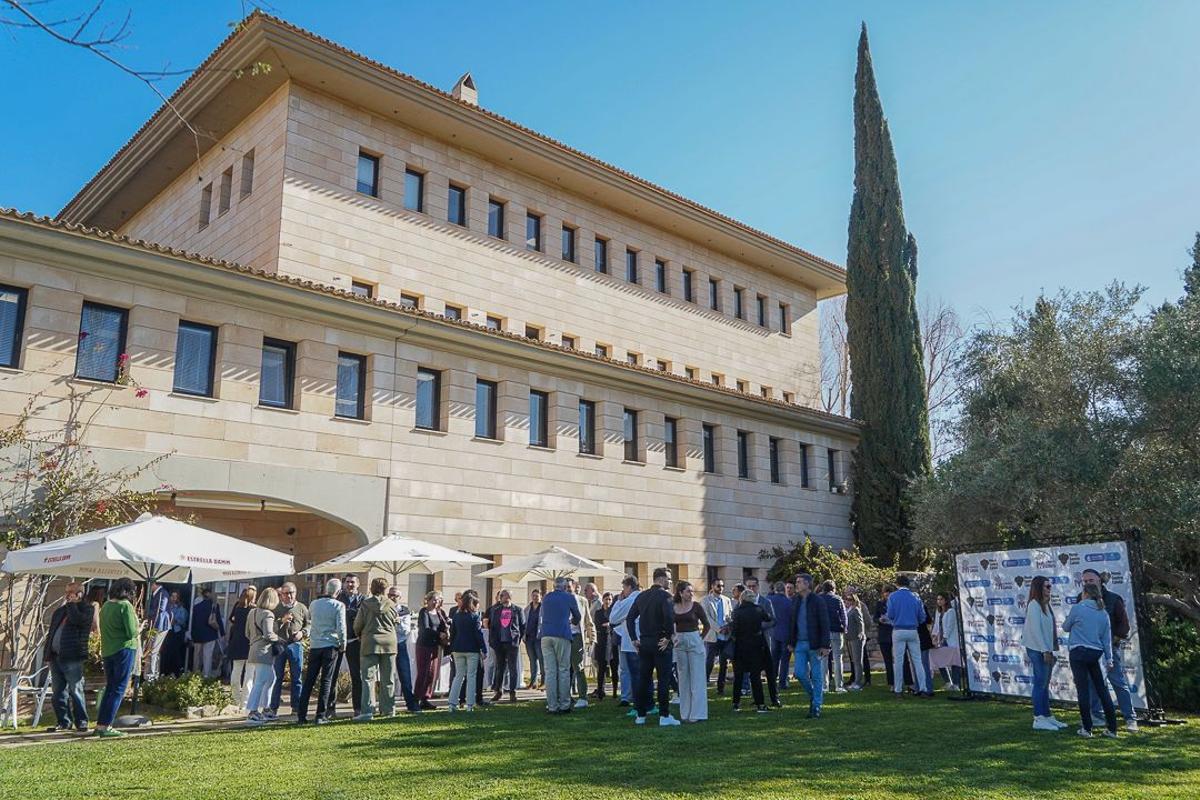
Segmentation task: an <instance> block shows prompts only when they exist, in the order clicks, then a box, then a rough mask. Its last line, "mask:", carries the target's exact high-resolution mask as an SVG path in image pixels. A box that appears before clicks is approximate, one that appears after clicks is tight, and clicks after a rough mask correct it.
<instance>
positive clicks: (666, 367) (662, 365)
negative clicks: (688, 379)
mask: <svg viewBox="0 0 1200 800" xmlns="http://www.w3.org/2000/svg"><path fill="white" fill-rule="evenodd" d="M654 366H655V368H656V369H657V370H658V371H659V372H670V371H671V362H670V361H663V360H662V359H661V358H660V359H658V361H656V362H654Z"/></svg>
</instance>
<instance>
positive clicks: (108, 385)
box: [71, 375, 131, 389]
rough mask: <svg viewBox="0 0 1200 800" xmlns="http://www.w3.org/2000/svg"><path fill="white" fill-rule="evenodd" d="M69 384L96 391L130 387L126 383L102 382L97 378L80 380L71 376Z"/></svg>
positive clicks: (76, 376)
mask: <svg viewBox="0 0 1200 800" xmlns="http://www.w3.org/2000/svg"><path fill="white" fill-rule="evenodd" d="M71 382H72V383H82V384H84V385H87V386H95V387H96V388H98V389H128V388H129V387H130V385H131V384H128V383H117V382H116V381H102V380H100V379H99V378H81V377H79V376H78V375H75V376H73V377H72V378H71Z"/></svg>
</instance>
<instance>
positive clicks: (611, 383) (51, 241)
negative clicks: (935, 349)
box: [0, 209, 860, 437]
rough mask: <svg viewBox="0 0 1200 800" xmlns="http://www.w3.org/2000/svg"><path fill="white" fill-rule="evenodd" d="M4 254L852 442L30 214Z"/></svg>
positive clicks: (790, 414)
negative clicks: (530, 369) (231, 299)
mask: <svg viewBox="0 0 1200 800" xmlns="http://www.w3.org/2000/svg"><path fill="white" fill-rule="evenodd" d="M0 251H2V252H5V253H8V254H11V255H14V256H18V257H21V258H24V259H28V260H30V261H33V262H35V263H39V262H40V263H46V264H49V265H57V266H62V267H66V268H70V269H76V270H79V271H82V272H86V273H89V274H92V275H97V276H101V277H107V278H110V279H114V280H122V281H130V282H133V283H136V284H138V285H141V286H147V287H152V288H158V289H163V290H168V291H175V292H179V293H180V294H189V295H197V296H201V297H205V298H208V299H212V300H218V301H222V302H230V298H231V297H235V298H237V300H236V302H237V304H238V305H242V306H245V307H248V308H253V309H255V310H259V311H263V312H266V313H271V314H276V315H280V314H283V315H292V316H294V317H295V318H298V319H308V320H311V321H313V322H316V323H320V324H327V325H330V326H332V327H338V328H341V329H343V330H351V331H356V332H360V333H363V334H367V335H371V336H377V337H404V338H405V339H406V340H407V341H412V342H413V343H414V344H417V345H428V346H430V347H433V348H436V349H441V350H445V351H452V352H457V353H462V354H464V355H470V356H473V357H485V358H488V359H490V360H492V361H494V362H496V363H501V364H507V365H514V366H522V367H525V368H529V367H530V364H531V362H532V363H536V369H537V371H539V372H545V373H547V374H554V375H556V376H560V377H568V378H571V379H577V380H586V381H588V382H591V383H594V384H596V385H598V386H603V387H606V388H613V389H624V390H629V389H631V388H632V389H636V390H637V391H638V392H640V393H643V394H646V395H649V396H653V397H656V398H659V399H663V400H669V401H677V402H683V403H687V404H689V405H693V406H696V407H701V408H710V409H713V410H714V411H723V412H727V413H732V414H737V415H739V416H742V417H750V418H757V419H761V420H764V421H773V422H777V423H784V424H788V425H792V426H801V427H804V428H807V429H810V430H818V431H822V432H826V433H830V434H834V435H840V436H855V437H856V436H857V435H858V433H859V429H860V424H859V423H858V422H856V421H855V420H852V419H849V418H846V417H841V416H838V415H836V414H829V413H826V412H823V411H817V410H814V409H810V408H805V407H803V406H797V405H794V404H789V403H784V402H782V401H779V400H769V399H767V398H761V397H757V396H755V395H751V394H748V393H745V392H738V391H735V390H733V389H728V388H725V387H718V386H712V385H709V384H704V383H700V382H698V381H693V380H689V379H687V378H685V377H682V376H678V375H673V374H671V373H664V372H660V371H658V370H653V369H649V368H646V367H639V366H634V365H632V364H625V363H623V362H620V361H616V360H613V359H604V358H601V357H599V356H594V355H591V354H589V353H583V352H579V351H576V350H568V349H565V348H563V347H561V346H558V345H554V344H550V343H548V342H538V341H535V340H532V339H526V338H524V337H522V336H518V335H516V334H512V333H507V332H502V331H493V330H490V329H487V328H484V327H482V326H479V325H474V324H471V323H468V322H461V321H455V320H448V319H445V318H444V317H441V316H439V315H434V314H430V313H428V312H425V311H420V310H416V309H410V308H407V307H405V306H401V305H398V304H395V303H390V302H387V301H384V300H380V299H368V298H362V297H358V296H357V295H353V294H351V293H349V292H347V291H344V290H342V289H338V288H336V287H333V286H327V285H325V284H321V283H317V282H315V281H310V280H305V279H302V278H295V277H290V276H286V275H277V274H274V273H268V272H264V271H262V270H257V269H253V268H250V267H245V266H242V265H239V264H235V263H232V262H227V261H218V260H215V259H210V258H207V257H204V256H200V255H197V254H193V253H184V252H181V251H178V250H174V249H172V248H168V247H164V246H162V245H156V244H151V243H148V242H144V241H140V240H134V239H129V238H127V237H123V236H120V235H117V234H113V233H109V232H102V231H96V230H93V229H89V228H85V227H82V226H78V225H72V224H70V223H64V222H57V221H53V220H49V219H46V218H41V217H36V216H34V215H32V214H21V213H18V212H16V211H12V210H9V209H0Z"/></svg>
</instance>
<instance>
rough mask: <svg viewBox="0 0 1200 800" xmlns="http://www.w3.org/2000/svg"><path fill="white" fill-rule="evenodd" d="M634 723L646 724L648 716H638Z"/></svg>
mask: <svg viewBox="0 0 1200 800" xmlns="http://www.w3.org/2000/svg"><path fill="white" fill-rule="evenodd" d="M633 724H634V725H645V724H646V718H645V717H638V718H637V719H635V720H634V721H633Z"/></svg>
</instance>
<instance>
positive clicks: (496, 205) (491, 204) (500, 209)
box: [488, 196, 508, 241]
mask: <svg viewBox="0 0 1200 800" xmlns="http://www.w3.org/2000/svg"><path fill="white" fill-rule="evenodd" d="M507 205H508V204H507V203H505V202H504V201H503V200H499V199H497V198H495V197H491V196H489V197H488V236H490V237H492V238H493V239H499V240H500V241H505V240H506V239H507V238H508V237H507V236H506V235H505V231H504V217H505V206H507ZM497 221H498V222H499V223H500V227H499V233H497V232H496V231H495V227H496V226H495V225H493V222H497Z"/></svg>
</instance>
